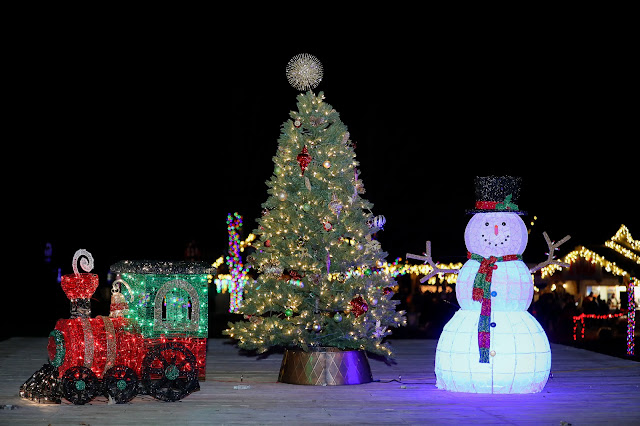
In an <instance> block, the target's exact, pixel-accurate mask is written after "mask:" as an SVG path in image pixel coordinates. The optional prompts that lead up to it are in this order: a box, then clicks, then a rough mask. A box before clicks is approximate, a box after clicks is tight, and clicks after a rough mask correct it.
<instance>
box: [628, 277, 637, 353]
mask: <svg viewBox="0 0 640 426" xmlns="http://www.w3.org/2000/svg"><path fill="white" fill-rule="evenodd" d="M635 286H636V284H635V282H634V281H629V284H628V285H627V296H628V298H629V299H628V303H629V306H628V308H629V311H628V313H627V355H634V354H635V333H636V299H635V295H634V290H635Z"/></svg>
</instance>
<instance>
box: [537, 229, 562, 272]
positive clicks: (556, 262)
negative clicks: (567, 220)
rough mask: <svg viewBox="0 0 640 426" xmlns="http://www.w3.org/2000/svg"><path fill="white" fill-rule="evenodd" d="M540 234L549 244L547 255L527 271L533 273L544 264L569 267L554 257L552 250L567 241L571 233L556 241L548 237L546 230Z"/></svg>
mask: <svg viewBox="0 0 640 426" xmlns="http://www.w3.org/2000/svg"><path fill="white" fill-rule="evenodd" d="M542 236H543V237H544V240H545V241H546V242H547V246H549V253H548V256H549V257H548V258H547V260H545V261H544V262H542V263H539V264H537V265H536V266H534V267H533V268H531V269H529V272H531V273H532V274H533V273H534V272H536V271H538V270H540V269H542V268H544V267H545V266H548V265H558V266H562V267H564V268H568V267H569V264H568V263H565V262H560V261H559V260H556V259H555V255H554V252H555V251H556V250H557V249H558V247H560V246H561V245H562V244H564V243H566V242H567V241H569V239H570V238H571V235H567V236H566V237H564V238H563V239H561V240H560V241H558V242H557V243H554V242H552V241H551V239H550V238H549V235H547V233H546V232H543V233H542Z"/></svg>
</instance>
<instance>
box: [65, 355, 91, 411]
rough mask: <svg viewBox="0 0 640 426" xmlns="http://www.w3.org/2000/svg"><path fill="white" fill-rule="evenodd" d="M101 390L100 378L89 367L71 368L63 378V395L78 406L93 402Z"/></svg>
mask: <svg viewBox="0 0 640 426" xmlns="http://www.w3.org/2000/svg"><path fill="white" fill-rule="evenodd" d="M99 389H100V384H99V382H98V378H97V377H96V375H95V374H94V373H93V371H91V369H89V368H87V367H82V366H79V365H78V366H75V367H71V368H70V369H68V370H67V371H65V373H64V376H62V395H64V397H65V398H66V399H68V400H69V401H71V402H73V403H74V404H76V405H82V404H86V403H87V402H89V401H91V400H92V399H93V398H94V397H95V396H96V395H97V394H98V391H99Z"/></svg>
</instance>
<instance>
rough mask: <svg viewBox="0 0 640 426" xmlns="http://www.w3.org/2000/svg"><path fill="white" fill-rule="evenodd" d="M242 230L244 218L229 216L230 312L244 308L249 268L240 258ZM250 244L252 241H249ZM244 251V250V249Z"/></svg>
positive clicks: (236, 214) (237, 215)
mask: <svg viewBox="0 0 640 426" xmlns="http://www.w3.org/2000/svg"><path fill="white" fill-rule="evenodd" d="M240 228H242V216H241V215H239V214H238V213H233V214H231V213H229V214H227V231H228V232H229V256H227V257H226V259H227V265H229V272H230V273H231V281H232V286H231V288H230V289H229V294H230V295H231V298H230V300H229V312H238V310H239V309H240V307H241V306H242V291H243V290H244V286H245V284H246V283H247V272H248V268H245V267H244V265H243V264H242V256H240V251H241V243H240V235H239V234H238V231H239V230H240ZM249 242H250V241H249ZM243 249H244V248H243Z"/></svg>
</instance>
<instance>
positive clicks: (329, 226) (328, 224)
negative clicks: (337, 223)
mask: <svg viewBox="0 0 640 426" xmlns="http://www.w3.org/2000/svg"><path fill="white" fill-rule="evenodd" d="M322 227H323V228H324V230H325V231H331V230H332V229H333V224H332V223H331V222H329V221H328V220H327V221H325V222H323V223H322Z"/></svg>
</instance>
